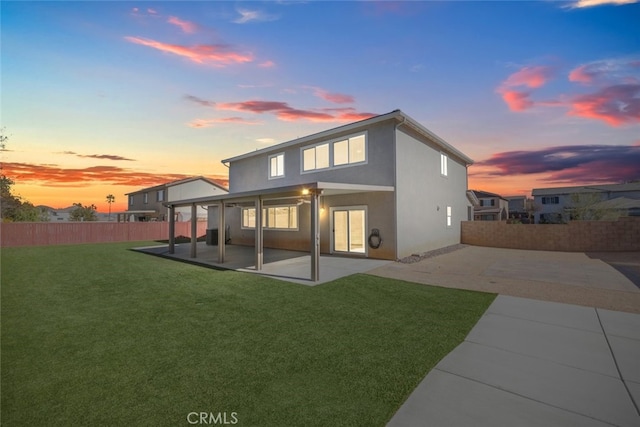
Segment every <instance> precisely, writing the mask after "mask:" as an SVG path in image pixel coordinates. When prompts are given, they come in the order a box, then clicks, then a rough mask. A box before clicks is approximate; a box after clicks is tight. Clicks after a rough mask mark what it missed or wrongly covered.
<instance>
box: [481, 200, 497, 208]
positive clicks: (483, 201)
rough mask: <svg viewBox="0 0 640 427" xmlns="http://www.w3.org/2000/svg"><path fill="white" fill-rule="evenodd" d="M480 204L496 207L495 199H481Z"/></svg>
mask: <svg viewBox="0 0 640 427" xmlns="http://www.w3.org/2000/svg"><path fill="white" fill-rule="evenodd" d="M480 202H481V205H482V206H495V205H496V200H495V199H482V200H481V201H480Z"/></svg>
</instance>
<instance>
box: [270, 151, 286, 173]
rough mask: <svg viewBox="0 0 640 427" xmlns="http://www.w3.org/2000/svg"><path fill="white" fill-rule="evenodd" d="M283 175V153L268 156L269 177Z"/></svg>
mask: <svg viewBox="0 0 640 427" xmlns="http://www.w3.org/2000/svg"><path fill="white" fill-rule="evenodd" d="M283 176H284V153H280V154H274V155H273V156H269V178H281V177H283Z"/></svg>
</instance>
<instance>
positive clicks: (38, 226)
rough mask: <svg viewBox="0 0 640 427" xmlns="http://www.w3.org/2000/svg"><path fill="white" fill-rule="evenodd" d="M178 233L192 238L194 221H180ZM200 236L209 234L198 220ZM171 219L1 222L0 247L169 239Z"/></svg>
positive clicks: (204, 224)
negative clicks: (158, 220)
mask: <svg viewBox="0 0 640 427" xmlns="http://www.w3.org/2000/svg"><path fill="white" fill-rule="evenodd" d="M175 226H176V227H175V236H176V237H177V236H185V237H191V223H190V222H176V223H175ZM197 227H198V233H197V236H198V237H199V236H204V235H205V234H206V227H207V223H206V222H198V223H197ZM168 238H169V223H168V222H65V223H56V222H12V223H3V224H0V246H2V247H11V246H38V245H68V244H71V245H73V244H80V243H106V242H126V241H141V240H166V239H168Z"/></svg>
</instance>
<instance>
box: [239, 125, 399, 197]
mask: <svg viewBox="0 0 640 427" xmlns="http://www.w3.org/2000/svg"><path fill="white" fill-rule="evenodd" d="M393 123H394V122H393V121H392V120H389V121H386V122H382V123H377V124H374V125H371V126H369V127H363V128H361V129H355V130H350V131H348V132H343V133H336V134H335V135H333V136H331V137H329V138H318V139H315V140H310V141H306V142H305V143H304V144H298V145H294V146H290V147H285V148H283V149H281V150H276V151H273V152H269V153H265V154H263V155H259V156H255V157H249V158H246V159H241V160H237V161H234V162H232V163H231V165H230V167H229V186H230V188H229V189H230V191H231V192H233V193H236V192H242V191H253V190H261V189H267V188H277V187H286V186H290V185H299V184H307V183H312V182H319V181H324V182H341V183H349V184H366V185H393V180H394V176H393V170H394V167H393ZM364 131H366V132H367V162H366V163H364V164H357V165H350V166H343V167H336V168H331V169H327V170H321V171H317V172H311V173H302V171H301V156H302V152H301V149H302V148H305V147H308V146H313V145H316V144H319V143H322V142H332V141H338V140H340V139H342V138H344V137H348V136H353V135H356V134H359V133H362V132H364ZM280 152H283V153H284V155H285V157H284V162H285V176H284V177H283V178H275V179H269V176H268V171H269V169H268V163H269V162H268V158H269V156H270V155H273V154H276V153H280Z"/></svg>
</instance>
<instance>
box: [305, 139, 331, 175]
mask: <svg viewBox="0 0 640 427" xmlns="http://www.w3.org/2000/svg"><path fill="white" fill-rule="evenodd" d="M328 167H329V144H321V145H316V146H315V147H311V148H305V149H303V150H302V170H303V171H310V170H315V169H326V168H328Z"/></svg>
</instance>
